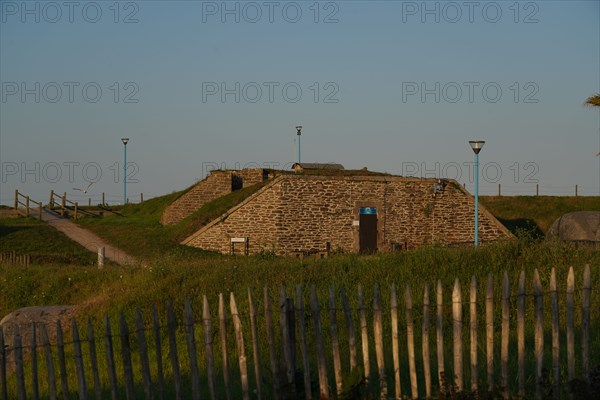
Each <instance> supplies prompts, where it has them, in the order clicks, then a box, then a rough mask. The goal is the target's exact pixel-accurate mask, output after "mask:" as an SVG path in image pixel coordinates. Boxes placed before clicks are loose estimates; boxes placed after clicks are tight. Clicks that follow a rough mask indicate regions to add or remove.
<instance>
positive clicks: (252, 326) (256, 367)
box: [248, 288, 263, 399]
mask: <svg viewBox="0 0 600 400" xmlns="http://www.w3.org/2000/svg"><path fill="white" fill-rule="evenodd" d="M248 307H249V311H250V331H251V334H252V336H251V338H252V353H253V355H254V377H255V378H256V397H257V398H258V399H262V397H263V396H262V377H261V374H260V354H259V352H258V327H257V326H256V309H255V308H254V300H253V299H252V291H251V290H250V288H248Z"/></svg>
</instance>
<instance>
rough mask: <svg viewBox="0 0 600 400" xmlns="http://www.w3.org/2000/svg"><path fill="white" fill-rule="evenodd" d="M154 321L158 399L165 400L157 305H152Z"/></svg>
mask: <svg viewBox="0 0 600 400" xmlns="http://www.w3.org/2000/svg"><path fill="white" fill-rule="evenodd" d="M152 320H153V326H154V343H155V346H156V379H157V381H158V398H159V399H160V400H163V399H164V397H165V378H164V373H163V358H162V346H161V343H160V342H161V341H160V324H159V321H158V310H157V309H156V305H155V304H153V305H152Z"/></svg>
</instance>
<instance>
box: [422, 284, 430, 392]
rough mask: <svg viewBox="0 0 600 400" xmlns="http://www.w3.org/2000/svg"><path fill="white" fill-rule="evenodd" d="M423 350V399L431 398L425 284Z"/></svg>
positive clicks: (427, 297) (427, 308)
mask: <svg viewBox="0 0 600 400" xmlns="http://www.w3.org/2000/svg"><path fill="white" fill-rule="evenodd" d="M421 346H422V348H423V350H422V353H423V375H424V377H425V397H426V398H430V397H431V355H430V353H429V285H428V284H427V283H426V284H425V289H424V291H423V327H422V343H421Z"/></svg>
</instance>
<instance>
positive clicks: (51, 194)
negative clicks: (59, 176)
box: [48, 189, 54, 208]
mask: <svg viewBox="0 0 600 400" xmlns="http://www.w3.org/2000/svg"><path fill="white" fill-rule="evenodd" d="M48 205H49V206H50V208H52V207H54V189H51V190H50V200H48Z"/></svg>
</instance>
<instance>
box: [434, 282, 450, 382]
mask: <svg viewBox="0 0 600 400" xmlns="http://www.w3.org/2000/svg"><path fill="white" fill-rule="evenodd" d="M442 290H443V289H442V281H441V280H439V279H438V281H437V285H436V296H437V304H436V306H437V307H436V314H437V319H436V339H437V341H436V344H437V348H436V349H437V369H438V380H439V386H440V389H441V390H442V391H443V390H444V388H443V387H442V383H444V380H445V379H446V378H445V370H444V330H443V329H444V303H443V291H442ZM447 383H448V382H447V381H446V384H447Z"/></svg>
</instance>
